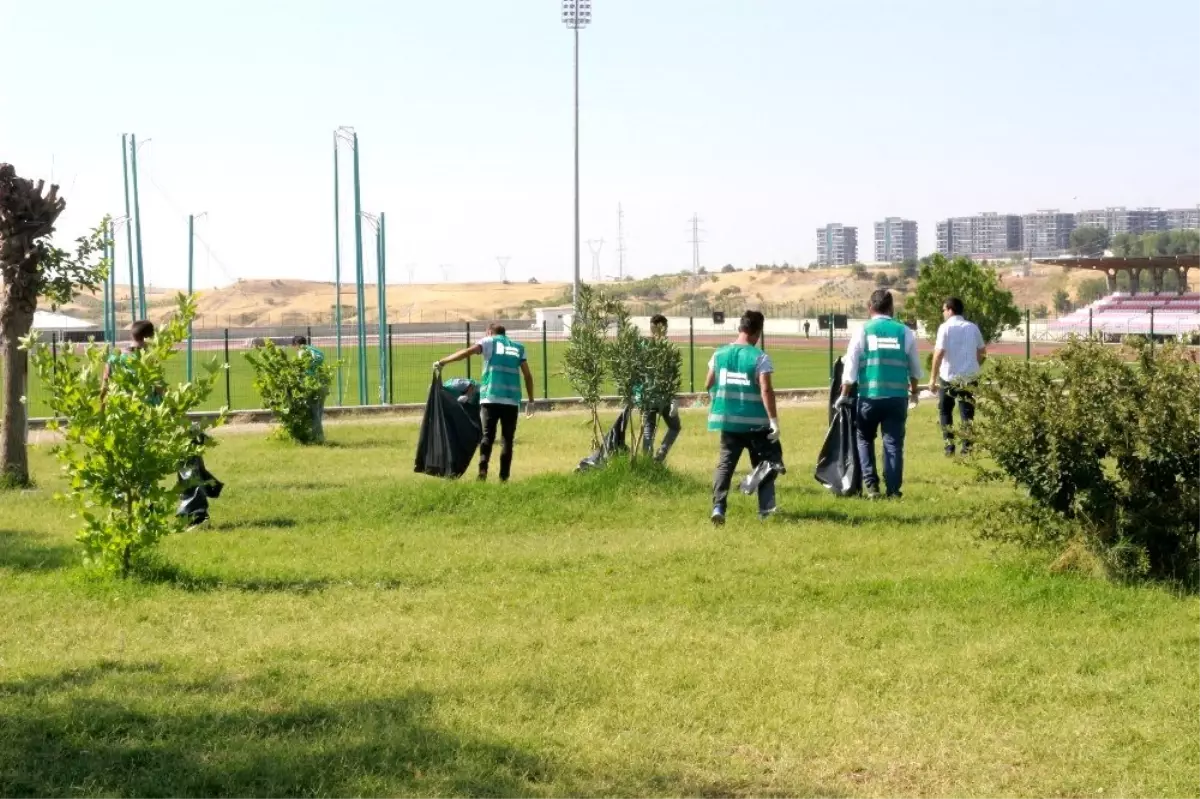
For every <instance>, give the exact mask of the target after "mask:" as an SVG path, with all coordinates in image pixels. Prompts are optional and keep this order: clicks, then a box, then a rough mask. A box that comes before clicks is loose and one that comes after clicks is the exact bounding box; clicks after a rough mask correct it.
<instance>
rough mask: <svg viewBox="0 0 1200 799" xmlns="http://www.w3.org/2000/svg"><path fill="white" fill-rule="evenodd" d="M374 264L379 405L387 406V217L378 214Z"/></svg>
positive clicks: (381, 213) (389, 354)
mask: <svg viewBox="0 0 1200 799" xmlns="http://www.w3.org/2000/svg"><path fill="white" fill-rule="evenodd" d="M375 248H376V254H375V259H376V264H377V265H378V270H377V271H378V272H379V275H378V294H379V298H378V302H379V404H380V405H387V404H388V400H389V397H388V394H387V384H388V381H387V375H388V359H389V358H391V357H392V353H391V352H389V351H388V346H387V216H386V215H385V214H384V213H383V212H382V211H380V212H379V232H378V233H377V234H376V237H375Z"/></svg>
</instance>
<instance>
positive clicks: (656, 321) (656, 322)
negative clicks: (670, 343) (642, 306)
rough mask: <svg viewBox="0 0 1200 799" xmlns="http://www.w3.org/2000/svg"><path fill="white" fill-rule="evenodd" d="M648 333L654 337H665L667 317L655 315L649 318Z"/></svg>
mask: <svg viewBox="0 0 1200 799" xmlns="http://www.w3.org/2000/svg"><path fill="white" fill-rule="evenodd" d="M650 332H651V333H653V334H654V335H656V336H665V335H667V317H665V316H663V315H662V314H660V313H656V314H655V315H654V316H651V317H650Z"/></svg>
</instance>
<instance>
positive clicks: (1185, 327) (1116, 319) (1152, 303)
mask: <svg viewBox="0 0 1200 799" xmlns="http://www.w3.org/2000/svg"><path fill="white" fill-rule="evenodd" d="M1151 312H1153V313H1151ZM1089 320H1090V325H1091V330H1092V332H1095V333H1103V334H1106V335H1112V336H1121V335H1147V334H1149V333H1150V332H1152V331H1153V333H1154V334H1155V335H1156V336H1160V335H1161V336H1183V335H1194V334H1197V333H1200V294H1196V293H1189V294H1133V295H1130V294H1121V293H1117V294H1111V295H1109V296H1107V297H1104V298H1102V299H1100V300H1097V301H1096V302H1094V303H1092V304H1091V305H1089V306H1087V307H1086V308H1080V309H1078V310H1076V311H1074V312H1072V313H1070V314H1068V315H1067V316H1064V317H1061V318H1059V319H1056V320H1055V321H1053V322H1051V323H1050V324H1049V329H1050V332H1052V333H1058V334H1061V335H1068V334H1070V333H1076V334H1079V335H1087V333H1088V329H1089ZM1152 324H1153V327H1151V325H1152Z"/></svg>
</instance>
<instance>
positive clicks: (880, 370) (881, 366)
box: [858, 319, 912, 399]
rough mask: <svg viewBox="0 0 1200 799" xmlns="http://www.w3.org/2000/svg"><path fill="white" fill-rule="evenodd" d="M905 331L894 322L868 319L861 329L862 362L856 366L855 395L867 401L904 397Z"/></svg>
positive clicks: (906, 386)
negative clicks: (857, 371)
mask: <svg viewBox="0 0 1200 799" xmlns="http://www.w3.org/2000/svg"><path fill="white" fill-rule="evenodd" d="M904 339H905V328H904V325H903V324H902V323H900V322H897V321H896V320H895V319H872V320H871V321H870V322H867V324H866V326H865V327H864V328H863V347H864V352H863V359H862V364H861V365H860V366H859V375H858V395H859V396H860V397H866V398H867V399H882V398H885V397H907V396H908V380H909V378H910V377H911V376H912V375H911V374H910V373H909V369H908V353H906V352H905V351H904Z"/></svg>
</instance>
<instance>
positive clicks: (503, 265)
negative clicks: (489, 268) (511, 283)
mask: <svg viewBox="0 0 1200 799" xmlns="http://www.w3.org/2000/svg"><path fill="white" fill-rule="evenodd" d="M511 260H512V257H511V256H508V255H497V256H496V263H498V264H500V282H501V283H507V282H508V262H509V261H511Z"/></svg>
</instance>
